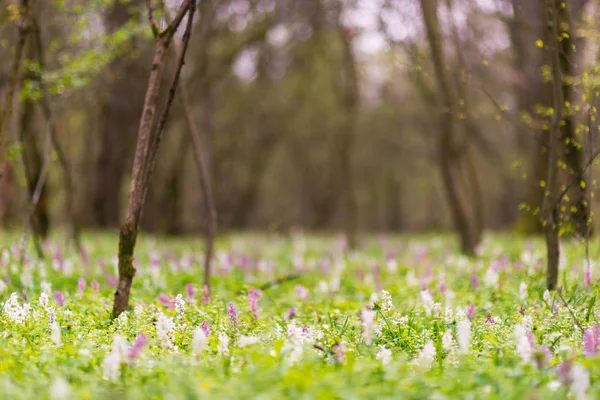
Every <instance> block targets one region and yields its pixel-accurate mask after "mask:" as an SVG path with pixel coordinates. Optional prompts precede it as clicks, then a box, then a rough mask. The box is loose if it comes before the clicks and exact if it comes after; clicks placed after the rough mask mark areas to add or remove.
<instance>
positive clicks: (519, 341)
mask: <svg viewBox="0 0 600 400" xmlns="http://www.w3.org/2000/svg"><path fill="white" fill-rule="evenodd" d="M514 337H515V345H516V351H517V354H519V355H520V356H521V360H522V361H523V362H524V363H526V362H529V360H531V354H532V349H531V343H530V341H529V338H528V337H527V331H526V330H525V328H524V327H523V325H521V324H516V325H515V332H514Z"/></svg>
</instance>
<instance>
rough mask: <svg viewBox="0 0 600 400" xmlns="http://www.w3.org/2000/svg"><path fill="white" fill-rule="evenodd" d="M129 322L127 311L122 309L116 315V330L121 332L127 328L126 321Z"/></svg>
mask: <svg viewBox="0 0 600 400" xmlns="http://www.w3.org/2000/svg"><path fill="white" fill-rule="evenodd" d="M128 322H129V318H128V317H127V311H123V312H122V313H121V314H119V316H118V317H117V330H119V331H121V332H123V331H124V330H126V329H127V323H128Z"/></svg>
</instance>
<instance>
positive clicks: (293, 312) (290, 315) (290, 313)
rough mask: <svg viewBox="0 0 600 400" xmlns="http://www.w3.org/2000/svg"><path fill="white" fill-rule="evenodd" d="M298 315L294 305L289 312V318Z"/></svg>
mask: <svg viewBox="0 0 600 400" xmlns="http://www.w3.org/2000/svg"><path fill="white" fill-rule="evenodd" d="M295 316H296V307H292V308H290V309H289V310H288V312H287V317H288V319H292V318H294V317H295Z"/></svg>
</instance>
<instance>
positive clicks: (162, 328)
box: [156, 312, 175, 348]
mask: <svg viewBox="0 0 600 400" xmlns="http://www.w3.org/2000/svg"><path fill="white" fill-rule="evenodd" d="M173 329H175V323H174V322H173V320H172V319H171V318H169V317H167V316H166V315H164V314H163V313H162V312H161V313H159V314H158V318H157V321H156V336H157V337H158V340H160V342H161V345H162V346H163V347H165V348H172V347H173V344H172V343H171V337H170V332H171V331H172V330H173Z"/></svg>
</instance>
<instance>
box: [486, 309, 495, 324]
mask: <svg viewBox="0 0 600 400" xmlns="http://www.w3.org/2000/svg"><path fill="white" fill-rule="evenodd" d="M485 322H489V323H490V324H494V323H495V322H496V321H494V318H493V317H492V313H491V312H489V311H488V313H487V318H486V320H485Z"/></svg>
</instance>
